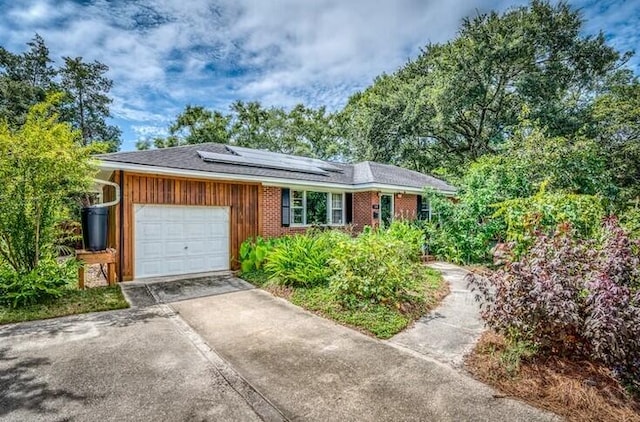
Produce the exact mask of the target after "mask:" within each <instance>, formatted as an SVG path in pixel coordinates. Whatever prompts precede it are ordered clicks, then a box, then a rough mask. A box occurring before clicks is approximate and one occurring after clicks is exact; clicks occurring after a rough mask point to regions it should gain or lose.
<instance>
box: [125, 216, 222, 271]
mask: <svg viewBox="0 0 640 422" xmlns="http://www.w3.org/2000/svg"><path fill="white" fill-rule="evenodd" d="M134 212H135V226H134V231H135V233H134V235H135V277H136V278H144V277H157V276H165V275H177V274H190V273H201V272H207V271H217V270H227V269H229V208H226V207H195V206H188V207H185V206H169V205H136V206H135V208H134Z"/></svg>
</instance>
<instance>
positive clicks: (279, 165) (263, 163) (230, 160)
mask: <svg viewBox="0 0 640 422" xmlns="http://www.w3.org/2000/svg"><path fill="white" fill-rule="evenodd" d="M198 155H199V156H200V158H202V159H203V160H204V161H207V162H211V163H222V164H236V165H240V166H246V167H259V168H268V169H275V170H287V171H296V172H300V173H309V174H320V175H323V176H327V175H328V174H329V172H327V171H325V170H323V169H321V168H318V167H315V166H312V165H309V164H307V163H303V162H298V163H295V162H293V163H292V162H284V161H277V160H274V159H269V160H265V159H262V158H260V159H258V158H256V157H255V156H250V157H246V156H241V155H231V154H219V153H216V152H207V151H198Z"/></svg>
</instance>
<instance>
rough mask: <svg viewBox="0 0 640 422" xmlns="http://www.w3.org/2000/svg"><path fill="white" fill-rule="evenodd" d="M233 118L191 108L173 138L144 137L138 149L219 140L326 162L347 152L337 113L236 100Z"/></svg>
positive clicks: (175, 125) (171, 130)
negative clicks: (268, 105) (289, 108)
mask: <svg viewBox="0 0 640 422" xmlns="http://www.w3.org/2000/svg"><path fill="white" fill-rule="evenodd" d="M230 112H231V113H230V114H224V113H222V112H220V111H218V110H208V109H205V108H204V107H202V106H190V105H189V106H187V107H186V108H185V109H184V111H183V112H182V113H180V114H179V115H178V117H177V118H176V120H175V122H174V123H173V124H172V125H171V126H170V127H169V136H167V137H156V138H154V139H141V140H139V141H138V143H137V144H136V146H137V148H138V149H149V148H151V147H155V148H165V147H172V146H179V145H189V144H201V143H205V142H218V143H224V144H233V145H238V146H243V147H249V148H258V149H266V150H269V151H275V152H282V153H286V154H295V155H303V156H308V157H316V158H321V159H338V158H342V157H344V156H345V155H346V154H347V150H346V148H345V145H344V142H343V138H342V136H341V126H340V125H339V122H338V121H337V119H336V117H335V115H334V114H331V113H328V112H327V111H326V109H325V108H324V107H320V108H317V109H314V108H311V107H306V106H304V105H302V104H298V105H296V106H295V107H293V108H292V109H291V110H285V109H284V108H281V107H268V108H267V107H264V106H263V105H261V104H260V103H258V102H255V101H254V102H249V103H245V102H242V101H236V102H234V103H233V104H232V105H231V106H230Z"/></svg>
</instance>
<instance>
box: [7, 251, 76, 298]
mask: <svg viewBox="0 0 640 422" xmlns="http://www.w3.org/2000/svg"><path fill="white" fill-rule="evenodd" d="M77 274H78V264H77V262H76V261H75V260H72V259H70V260H67V261H65V262H64V263H61V264H60V263H58V262H56V261H55V260H53V259H51V258H49V259H45V260H41V261H39V262H38V265H37V266H36V267H35V268H33V269H32V270H31V271H29V272H16V271H15V270H14V269H13V268H10V267H8V266H7V265H3V266H0V305H4V306H7V307H10V308H21V307H25V306H28V305H35V304H37V303H42V302H45V301H47V300H50V299H54V298H58V297H60V296H62V294H63V293H64V291H65V289H66V286H67V285H69V284H70V283H73V282H74V281H75V280H76V278H77Z"/></svg>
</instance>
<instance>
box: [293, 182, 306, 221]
mask: <svg viewBox="0 0 640 422" xmlns="http://www.w3.org/2000/svg"><path fill="white" fill-rule="evenodd" d="M291 217H292V218H291V223H292V224H305V222H304V192H303V191H297V190H294V191H291Z"/></svg>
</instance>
